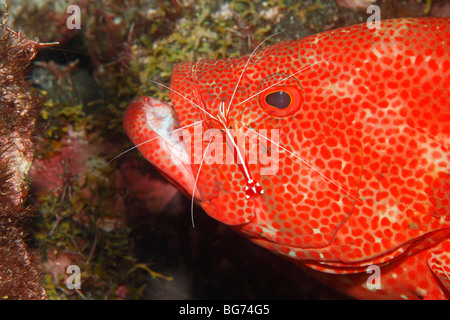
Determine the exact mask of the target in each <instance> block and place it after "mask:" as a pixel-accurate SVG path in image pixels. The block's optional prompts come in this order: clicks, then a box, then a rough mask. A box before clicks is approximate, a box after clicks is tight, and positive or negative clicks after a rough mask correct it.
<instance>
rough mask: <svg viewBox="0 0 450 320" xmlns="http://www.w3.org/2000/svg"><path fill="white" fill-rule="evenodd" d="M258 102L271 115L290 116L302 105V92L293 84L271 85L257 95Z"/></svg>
mask: <svg viewBox="0 0 450 320" xmlns="http://www.w3.org/2000/svg"><path fill="white" fill-rule="evenodd" d="M259 104H260V106H261V107H262V109H263V110H264V111H265V112H267V113H268V114H269V115H271V116H274V117H286V116H290V115H293V114H295V113H297V111H298V110H299V109H300V108H301V106H302V105H303V92H302V91H300V90H299V88H298V87H294V86H284V87H272V88H270V89H268V90H266V91H263V92H262V93H261V94H260V95H259Z"/></svg>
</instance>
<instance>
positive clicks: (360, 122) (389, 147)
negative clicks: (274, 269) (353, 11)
mask: <svg viewBox="0 0 450 320" xmlns="http://www.w3.org/2000/svg"><path fill="white" fill-rule="evenodd" d="M449 26H450V23H449V19H445V18H420V19H414V18H411V19H400V20H389V21H383V22H382V23H381V28H380V29H372V30H370V29H368V28H367V26H366V25H365V24H362V25H357V26H351V27H347V28H343V29H338V30H332V31H328V32H325V33H321V34H318V35H314V36H310V37H307V38H304V39H301V40H298V41H286V42H281V43H279V44H277V45H274V46H272V47H270V48H268V49H265V50H261V51H259V52H258V53H257V54H256V55H255V56H254V57H253V58H252V61H251V62H250V63H249V65H248V67H247V69H246V72H245V74H244V76H243V78H242V80H241V82H240V84H239V87H238V90H237V92H236V95H235V97H234V99H233V101H232V102H233V103H232V106H231V112H230V117H229V118H230V123H229V124H230V126H231V127H232V128H233V129H235V130H236V131H237V132H238V134H239V132H240V133H242V132H243V130H244V129H243V128H248V127H250V128H253V129H261V128H264V129H279V130H280V143H281V144H282V145H283V146H285V147H286V148H288V149H289V150H291V151H293V152H295V153H296V154H297V155H298V156H300V157H301V158H302V159H304V160H305V161H306V162H308V163H309V164H311V166H313V167H314V168H316V169H317V170H318V171H320V172H321V173H323V174H324V175H325V176H327V177H329V178H330V179H331V180H332V181H333V182H334V183H331V182H330V181H328V180H326V179H324V178H323V176H321V175H319V174H318V173H317V172H316V171H315V170H313V169H311V168H310V167H308V166H306V165H304V164H302V163H301V162H299V161H298V160H296V159H295V158H293V157H292V156H290V155H288V154H287V153H285V152H281V151H280V154H279V157H280V161H279V171H278V173H277V174H276V175H271V176H261V175H260V174H259V172H260V169H261V165H260V164H253V165H252V164H251V165H249V169H250V171H251V173H252V174H253V177H254V179H255V180H256V181H258V182H259V183H260V184H261V186H262V187H263V189H264V191H265V193H264V194H263V195H255V196H253V197H251V199H249V200H247V199H245V193H244V188H245V185H246V179H245V177H244V175H243V173H242V171H241V170H240V169H239V167H238V166H237V165H235V164H222V165H217V164H213V165H203V166H202V168H201V171H200V173H199V175H198V184H197V187H198V190H199V193H200V199H199V202H200V203H201V205H202V207H203V208H204V209H205V211H206V212H207V213H208V214H209V215H210V216H212V217H213V218H215V219H217V220H219V221H221V222H223V223H225V224H228V225H230V226H232V227H233V228H234V229H236V230H237V231H239V232H241V233H242V234H243V235H245V236H246V237H248V238H250V239H251V240H252V241H254V242H255V243H257V244H259V245H261V246H263V247H266V248H268V249H269V250H271V251H273V252H275V253H277V254H280V255H282V256H285V257H286V258H288V259H291V260H293V261H295V262H296V263H299V264H301V265H302V266H305V265H306V266H308V267H310V268H312V269H314V270H316V271H312V273H314V274H315V276H316V277H318V278H320V279H321V280H322V281H324V282H326V283H329V284H330V285H332V286H334V287H336V288H337V289H338V290H340V291H343V292H346V293H348V294H350V295H352V296H355V297H358V298H387V299H389V298H394V299H401V298H403V299H415V298H439V299H444V298H449V297H450V295H449V287H448V286H447V287H446V282H445V279H444V278H443V277H441V278H439V277H437V276H436V272H438V273H439V270H437V266H436V263H435V262H434V263H433V261H434V260H436V259H438V260H439V259H440V260H439V261H448V260H449V255H450V240H448V239H450V214H449V211H450V209H449V198H450V174H449V167H450V155H449V152H448V150H449V148H450V137H449V135H450V101H449V97H448V88H449V86H450V50H449V40H450V27H449ZM247 58H248V57H247V56H246V57H241V58H233V59H223V60H216V61H213V60H202V61H199V62H197V63H193V62H186V63H182V64H179V65H177V66H176V67H175V68H174V71H173V74H172V83H171V88H172V89H174V90H176V91H178V92H180V93H182V94H183V95H184V96H185V97H187V98H189V99H191V100H192V101H194V102H196V103H197V104H199V105H200V106H201V107H203V108H205V109H206V110H207V111H208V112H209V113H211V114H213V115H215V114H217V113H218V108H219V103H220V101H226V102H229V101H230V97H231V95H232V92H233V90H234V87H235V85H236V83H237V81H238V78H239V75H240V73H241V71H242V70H243V68H244V65H245V63H246V61H247ZM323 60H324V61H323ZM317 62H319V63H317ZM316 63H317V64H316ZM303 68H304V69H305V70H303V71H302V72H300V73H298V74H296V76H295V77H292V78H290V79H289V80H288V81H286V85H291V86H298V87H301V89H302V90H303V94H304V102H303V104H302V105H301V110H300V111H299V112H298V113H297V114H296V115H295V116H289V117H286V118H275V117H272V116H270V115H269V114H267V113H265V112H264V108H263V107H262V106H261V105H260V102H259V99H258V96H255V97H253V98H252V99H249V100H248V101H246V102H245V103H243V104H239V102H240V101H243V100H245V99H247V98H248V97H250V96H252V95H253V94H255V93H256V92H258V90H261V89H263V88H264V86H267V79H270V77H271V75H273V74H275V73H278V74H285V75H290V74H293V73H294V72H297V71H298V70H301V69H303ZM269 82H270V81H269ZM171 99H172V102H173V104H174V107H175V109H176V112H177V115H178V118H179V121H180V124H181V125H188V124H191V123H192V122H194V121H197V120H201V119H207V118H208V117H207V116H206V115H205V113H203V112H202V111H201V110H199V109H198V108H197V107H195V106H193V105H191V104H190V103H188V102H186V100H185V99H184V98H182V97H180V96H179V95H178V94H175V93H172V94H171ZM126 125H128V126H130V124H129V123H128V124H126ZM131 125H134V124H133V123H131ZM203 126H204V128H207V127H208V126H209V127H216V128H220V126H218V125H217V123H214V122H212V121H205V122H204V124H203ZM135 127H136V131H137V132H140V134H142V130H144V127H145V126H143V125H136V126H135ZM191 129H192V128H189V129H185V130H186V131H187V130H189V131H192V130H191ZM239 130H241V131H239ZM130 136H131V137H132V135H130ZM206 147H207V142H204V143H203V149H205V148H206ZM144 154H145V155H146V157H147V158H148V159H153V160H154V161H155V160H157V159H158V158H159V157H160V156H159V155H158V154H152V153H151V152H150V151H149V152H147V153H145V152H144ZM166 165H167V164H166ZM191 167H192V171H193V174H194V175H197V173H198V169H199V167H200V165H199V164H193V165H192V166H191ZM174 174H176V170H174ZM336 185H338V186H340V188H338V187H336ZM433 259H434V260H433ZM372 264H376V265H378V266H380V267H381V279H382V289H379V290H375V291H371V290H368V289H367V287H366V284H365V283H366V280H367V278H368V274H366V273H365V270H366V268H367V266H369V265H372ZM433 267H434V269H433ZM447 268H448V266H447ZM436 270H437V271H436ZM318 271H320V272H318ZM440 274H441V275H442V274H445V272H444V271H442V270H441V273H440ZM447 274H448V273H447ZM443 279H444V280H443Z"/></svg>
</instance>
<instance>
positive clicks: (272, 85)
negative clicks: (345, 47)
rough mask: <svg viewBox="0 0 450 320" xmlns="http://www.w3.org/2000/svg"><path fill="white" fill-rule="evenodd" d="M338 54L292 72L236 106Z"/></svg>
mask: <svg viewBox="0 0 450 320" xmlns="http://www.w3.org/2000/svg"><path fill="white" fill-rule="evenodd" d="M338 54H339V53H335V54H332V55H331V56H328V57H325V58H323V59H320V60H319V61H317V62H314V63H313V64H311V65H309V66H306V67H304V68H302V69H300V70H298V71H296V72H294V73H293V74H291V75H289V76H287V77H285V78H283V79H281V80H279V81H277V82H275V83H274V84H271V85H270V86H268V87H266V88H264V89H262V90H261V91H258V92H257V93H255V94H253V95H251V96H250V97H248V98H247V99H244V100H243V101H241V102H238V103H236V105H237V106H238V105H240V104H243V103H244V102H246V101H248V100H250V99H251V98H253V97H255V96H257V95H258V94H260V93H261V92H263V91H265V90H267V89H270V88H272V87H274V86H276V85H277V84H279V83H281V82H283V81H285V80H287V79H289V78H292V77H294V76H296V75H297V74H299V73H300V72H303V71H305V70H308V69H310V68H312V67H314V66H315V65H318V64H319V63H322V62H324V61H326V60H328V59H331V58H333V57H334V56H336V55H338Z"/></svg>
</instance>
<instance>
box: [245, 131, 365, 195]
mask: <svg viewBox="0 0 450 320" xmlns="http://www.w3.org/2000/svg"><path fill="white" fill-rule="evenodd" d="M246 129H247V130H249V131H251V132H253V133H256V134H257V135H258V136H260V137H263V138H264V139H266V140H268V141H270V142H272V143H273V144H274V145H276V146H278V147H279V148H281V149H283V150H284V151H286V152H287V153H289V154H291V155H292V156H294V157H295V158H296V159H298V160H300V162H301V163H303V164H304V165H306V166H307V167H308V168H310V169H312V170H314V171H315V172H317V173H318V174H319V175H320V176H322V177H323V178H324V179H325V180H327V181H329V182H331V183H332V184H333V185H335V186H336V187H337V188H338V189H340V190H342V191H344V192H345V193H346V194H348V195H349V196H350V197H352V198H353V199H355V200H356V201H358V200H359V198H357V197H355V196H354V195H353V194H351V193H350V192H348V191H347V190H345V189H344V188H343V187H341V186H340V185H339V184H337V183H336V182H334V181H333V180H331V179H330V178H328V177H327V176H326V175H324V174H323V173H322V172H320V171H319V170H318V169H316V168H314V166H313V165H311V164H309V163H308V162H306V161H305V160H303V159H302V158H300V157H299V156H298V155H296V154H295V153H294V152H292V151H291V150H289V149H287V148H285V147H283V146H282V145H280V144H278V143H276V142H275V141H273V140H272V139H269V138H268V137H266V136H264V135H262V134H260V133H259V132H256V131H255V130H253V129H250V128H246Z"/></svg>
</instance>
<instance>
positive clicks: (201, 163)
mask: <svg viewBox="0 0 450 320" xmlns="http://www.w3.org/2000/svg"><path fill="white" fill-rule="evenodd" d="M211 142H212V140H210V141H209V143H208V145H207V146H206V148H205V151H204V152H203V157H202V161H201V162H200V166H199V168H198V171H197V176H196V177H195V181H194V188H193V190H192V199H191V222H192V228H195V224H194V198H195V189H196V188H197V181H198V177H199V176H200V171H201V170H202V166H203V162H204V160H205V154H206V152H207V151H208V150H209V146H210V145H211Z"/></svg>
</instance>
